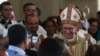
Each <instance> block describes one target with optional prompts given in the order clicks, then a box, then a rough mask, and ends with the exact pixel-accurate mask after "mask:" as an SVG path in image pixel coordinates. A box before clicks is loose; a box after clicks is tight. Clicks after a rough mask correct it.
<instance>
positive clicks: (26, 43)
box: [24, 38, 29, 46]
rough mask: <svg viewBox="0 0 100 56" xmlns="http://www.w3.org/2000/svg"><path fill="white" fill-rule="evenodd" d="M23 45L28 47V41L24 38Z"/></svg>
mask: <svg viewBox="0 0 100 56" xmlns="http://www.w3.org/2000/svg"><path fill="white" fill-rule="evenodd" d="M24 44H25V45H26V46H28V45H29V40H28V38H25V40H24Z"/></svg>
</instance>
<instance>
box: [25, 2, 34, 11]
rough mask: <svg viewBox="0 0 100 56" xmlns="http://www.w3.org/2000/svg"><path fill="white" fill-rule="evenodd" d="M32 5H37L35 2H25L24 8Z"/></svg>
mask: <svg viewBox="0 0 100 56" xmlns="http://www.w3.org/2000/svg"><path fill="white" fill-rule="evenodd" d="M30 5H35V4H34V3H26V4H24V6H23V10H25V8H26V7H27V6H30Z"/></svg>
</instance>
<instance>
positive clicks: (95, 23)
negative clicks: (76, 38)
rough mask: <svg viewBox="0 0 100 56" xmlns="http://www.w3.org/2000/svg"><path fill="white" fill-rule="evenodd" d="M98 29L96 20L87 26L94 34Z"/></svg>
mask: <svg viewBox="0 0 100 56" xmlns="http://www.w3.org/2000/svg"><path fill="white" fill-rule="evenodd" d="M97 30H98V23H97V22H96V21H94V22H92V23H91V25H90V28H89V32H90V33H91V34H95V33H96V32H97Z"/></svg>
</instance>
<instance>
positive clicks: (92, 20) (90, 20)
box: [88, 18, 99, 40]
mask: <svg viewBox="0 0 100 56" xmlns="http://www.w3.org/2000/svg"><path fill="white" fill-rule="evenodd" d="M88 22H89V24H90V26H91V24H92V23H93V22H97V24H98V30H99V22H98V20H97V19H95V18H89V19H88ZM98 30H97V32H96V33H95V34H94V35H92V36H93V37H94V38H95V39H96V40H97V33H98ZM88 32H89V33H90V34H91V32H90V31H89V30H88Z"/></svg>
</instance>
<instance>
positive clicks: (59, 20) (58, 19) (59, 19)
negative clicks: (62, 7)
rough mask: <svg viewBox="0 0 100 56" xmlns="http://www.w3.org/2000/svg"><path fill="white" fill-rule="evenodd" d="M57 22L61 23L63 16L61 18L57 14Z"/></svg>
mask: <svg viewBox="0 0 100 56" xmlns="http://www.w3.org/2000/svg"><path fill="white" fill-rule="evenodd" d="M57 24H58V25H60V24H61V18H60V16H57Z"/></svg>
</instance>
